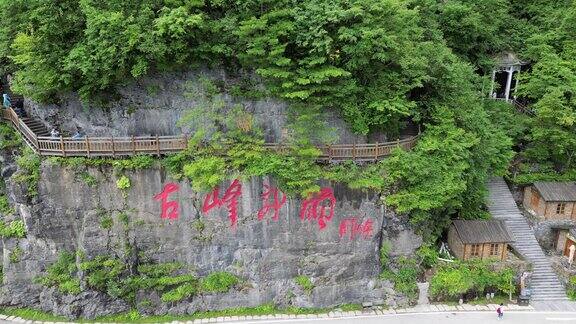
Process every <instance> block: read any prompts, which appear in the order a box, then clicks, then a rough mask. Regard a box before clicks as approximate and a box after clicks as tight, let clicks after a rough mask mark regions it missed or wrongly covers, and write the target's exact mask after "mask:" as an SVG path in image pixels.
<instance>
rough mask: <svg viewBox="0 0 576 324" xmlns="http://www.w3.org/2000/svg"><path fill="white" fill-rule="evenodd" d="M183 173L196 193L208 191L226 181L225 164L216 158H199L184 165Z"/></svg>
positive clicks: (221, 159)
mask: <svg viewBox="0 0 576 324" xmlns="http://www.w3.org/2000/svg"><path fill="white" fill-rule="evenodd" d="M183 171H184V175H185V176H186V177H187V178H188V179H190V181H192V186H193V188H194V190H197V191H205V190H210V189H212V188H214V187H216V186H218V185H219V184H220V183H221V182H222V181H224V180H226V162H225V161H224V159H223V158H221V157H217V156H211V157H200V158H198V159H197V160H195V161H194V162H191V163H188V164H186V165H184V169H183Z"/></svg>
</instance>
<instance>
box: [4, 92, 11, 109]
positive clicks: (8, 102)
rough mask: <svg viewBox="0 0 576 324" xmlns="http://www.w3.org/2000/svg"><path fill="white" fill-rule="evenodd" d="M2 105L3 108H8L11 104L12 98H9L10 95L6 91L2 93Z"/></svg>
mask: <svg viewBox="0 0 576 324" xmlns="http://www.w3.org/2000/svg"><path fill="white" fill-rule="evenodd" d="M2 106H4V108H10V107H11V106H12V100H10V96H9V95H8V94H7V93H4V94H2Z"/></svg>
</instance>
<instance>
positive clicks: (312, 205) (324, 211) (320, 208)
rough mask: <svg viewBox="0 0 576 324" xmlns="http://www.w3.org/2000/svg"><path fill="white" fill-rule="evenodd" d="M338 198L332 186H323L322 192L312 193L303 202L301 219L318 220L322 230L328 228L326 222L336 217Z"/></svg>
mask: <svg viewBox="0 0 576 324" xmlns="http://www.w3.org/2000/svg"><path fill="white" fill-rule="evenodd" d="M335 207H336V198H335V197H334V192H333V191H332V189H331V188H322V189H320V192H318V193H316V194H314V195H312V196H311V197H309V198H308V199H306V200H304V201H303V202H302V207H301V208H300V219H302V220H305V219H307V220H316V221H317V222H318V226H319V228H320V230H323V229H324V228H326V225H327V224H326V222H329V221H331V220H332V217H334V208H335Z"/></svg>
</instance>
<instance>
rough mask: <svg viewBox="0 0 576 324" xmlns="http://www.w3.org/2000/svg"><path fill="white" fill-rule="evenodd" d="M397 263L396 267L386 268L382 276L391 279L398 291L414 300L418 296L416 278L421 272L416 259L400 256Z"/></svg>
mask: <svg viewBox="0 0 576 324" xmlns="http://www.w3.org/2000/svg"><path fill="white" fill-rule="evenodd" d="M396 263H397V268H396V269H394V270H392V269H384V271H383V272H382V273H381V274H380V278H382V279H388V280H391V281H392V282H393V283H394V289H395V290H396V291H398V292H400V293H402V294H404V295H406V297H408V298H410V299H412V300H413V299H415V298H416V297H417V296H418V285H417V284H416V280H417V278H418V274H419V272H420V270H419V268H418V265H417V264H416V260H414V259H409V258H406V257H400V258H398V259H397V260H396Z"/></svg>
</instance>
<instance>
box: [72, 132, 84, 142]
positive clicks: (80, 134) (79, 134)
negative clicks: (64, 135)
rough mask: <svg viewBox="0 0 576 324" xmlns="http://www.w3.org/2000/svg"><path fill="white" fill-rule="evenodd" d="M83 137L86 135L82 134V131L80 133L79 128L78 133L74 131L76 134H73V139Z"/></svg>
mask: <svg viewBox="0 0 576 324" xmlns="http://www.w3.org/2000/svg"><path fill="white" fill-rule="evenodd" d="M83 137H84V136H82V133H80V131H79V130H77V131H76V133H74V135H72V139H75V140H80V139H82V138H83Z"/></svg>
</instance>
